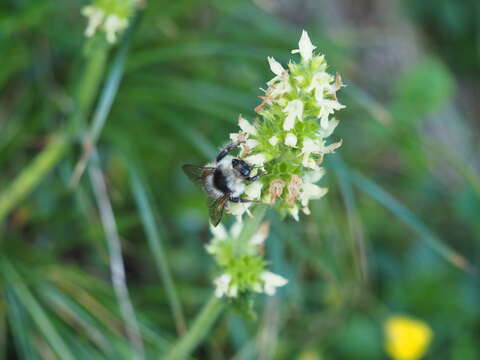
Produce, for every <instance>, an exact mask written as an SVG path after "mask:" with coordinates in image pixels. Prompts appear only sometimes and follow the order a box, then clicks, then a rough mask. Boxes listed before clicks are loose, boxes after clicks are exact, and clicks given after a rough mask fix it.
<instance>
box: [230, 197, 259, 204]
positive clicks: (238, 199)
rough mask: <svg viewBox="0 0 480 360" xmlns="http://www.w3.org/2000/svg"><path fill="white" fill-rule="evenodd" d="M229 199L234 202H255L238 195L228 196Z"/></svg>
mask: <svg viewBox="0 0 480 360" xmlns="http://www.w3.org/2000/svg"><path fill="white" fill-rule="evenodd" d="M228 200H229V201H231V202H234V203H249V202H257V201H255V200H248V199H242V198H241V197H239V196H230V197H229V198H228Z"/></svg>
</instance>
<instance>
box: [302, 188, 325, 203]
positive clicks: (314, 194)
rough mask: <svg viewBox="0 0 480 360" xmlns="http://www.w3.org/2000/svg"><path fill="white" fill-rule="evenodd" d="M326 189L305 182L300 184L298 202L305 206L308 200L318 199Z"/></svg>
mask: <svg viewBox="0 0 480 360" xmlns="http://www.w3.org/2000/svg"><path fill="white" fill-rule="evenodd" d="M327 191H328V189H327V188H321V187H320V186H317V185H315V184H312V183H308V182H306V183H304V184H303V186H302V192H301V194H300V202H301V203H302V206H307V205H308V202H309V201H310V200H315V199H320V198H321V197H322V196H324V195H325V194H326V193H327Z"/></svg>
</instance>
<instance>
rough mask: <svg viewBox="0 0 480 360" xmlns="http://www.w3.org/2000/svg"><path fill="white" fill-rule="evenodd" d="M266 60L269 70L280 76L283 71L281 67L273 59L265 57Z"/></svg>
mask: <svg viewBox="0 0 480 360" xmlns="http://www.w3.org/2000/svg"><path fill="white" fill-rule="evenodd" d="M267 60H268V64H269V65H270V70H272V72H273V73H274V74H275V75H281V74H282V73H283V72H284V71H285V69H284V68H283V66H282V65H281V64H280V63H279V62H278V61H277V60H275V59H274V58H273V57H271V56H269V57H267Z"/></svg>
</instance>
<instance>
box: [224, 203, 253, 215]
mask: <svg viewBox="0 0 480 360" xmlns="http://www.w3.org/2000/svg"><path fill="white" fill-rule="evenodd" d="M250 205H251V203H234V202H229V203H228V212H229V213H230V214H232V215H234V216H237V217H241V216H242V215H243V214H244V213H245V212H248V208H249V207H250Z"/></svg>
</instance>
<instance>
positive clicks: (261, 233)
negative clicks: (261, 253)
mask: <svg viewBox="0 0 480 360" xmlns="http://www.w3.org/2000/svg"><path fill="white" fill-rule="evenodd" d="M269 229H270V224H269V223H268V222H264V223H262V225H260V228H259V229H258V231H257V232H256V233H255V234H254V235H253V236H252V238H251V239H250V241H249V243H250V245H253V246H255V247H257V246H259V245H263V243H264V242H265V239H266V238H267V236H268V232H269Z"/></svg>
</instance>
